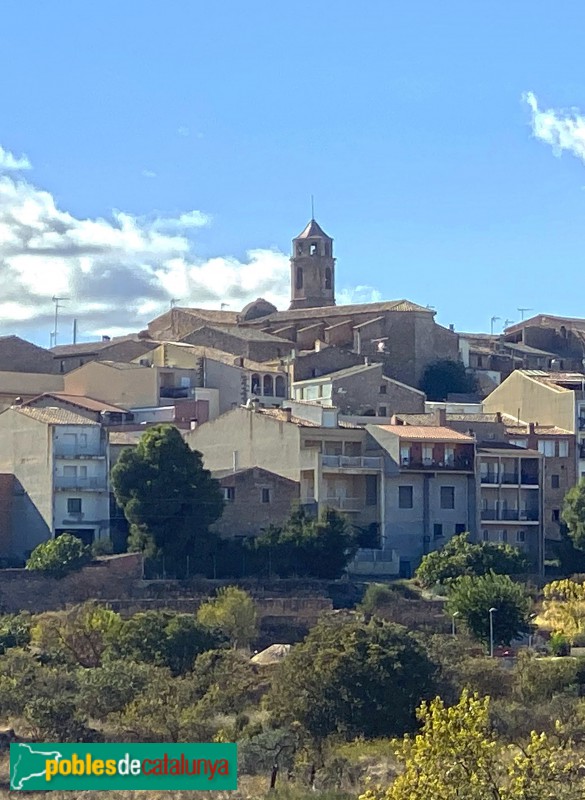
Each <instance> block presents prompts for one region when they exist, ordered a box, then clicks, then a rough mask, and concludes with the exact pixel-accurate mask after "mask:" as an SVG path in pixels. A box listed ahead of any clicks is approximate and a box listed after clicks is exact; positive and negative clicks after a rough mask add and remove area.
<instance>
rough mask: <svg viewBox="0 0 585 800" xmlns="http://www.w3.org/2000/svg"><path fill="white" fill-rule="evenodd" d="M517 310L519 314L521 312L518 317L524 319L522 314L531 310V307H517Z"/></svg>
mask: <svg viewBox="0 0 585 800" xmlns="http://www.w3.org/2000/svg"><path fill="white" fill-rule="evenodd" d="M518 311H519V312H520V314H521V317H520V319H522V320H523V319H524V314H525V313H526V312H527V311H533V309H532V308H519V309H518Z"/></svg>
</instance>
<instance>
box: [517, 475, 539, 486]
mask: <svg viewBox="0 0 585 800" xmlns="http://www.w3.org/2000/svg"><path fill="white" fill-rule="evenodd" d="M520 483H521V484H522V486H538V475H534V474H532V473H528V472H521V473H520Z"/></svg>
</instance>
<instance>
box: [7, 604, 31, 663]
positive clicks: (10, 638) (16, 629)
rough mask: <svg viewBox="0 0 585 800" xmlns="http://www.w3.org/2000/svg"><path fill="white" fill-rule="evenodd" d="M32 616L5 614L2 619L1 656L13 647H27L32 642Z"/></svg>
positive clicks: (26, 614)
mask: <svg viewBox="0 0 585 800" xmlns="http://www.w3.org/2000/svg"><path fill="white" fill-rule="evenodd" d="M30 628H31V615H30V614H29V613H28V612H26V611H24V612H22V613H21V614H5V615H4V616H2V617H0V654H2V653H5V652H6V651H7V650H10V648H11V647H25V646H26V645H27V644H29V642H30Z"/></svg>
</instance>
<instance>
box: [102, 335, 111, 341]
mask: <svg viewBox="0 0 585 800" xmlns="http://www.w3.org/2000/svg"><path fill="white" fill-rule="evenodd" d="M110 338H111V337H109V336H102V342H109V341H110Z"/></svg>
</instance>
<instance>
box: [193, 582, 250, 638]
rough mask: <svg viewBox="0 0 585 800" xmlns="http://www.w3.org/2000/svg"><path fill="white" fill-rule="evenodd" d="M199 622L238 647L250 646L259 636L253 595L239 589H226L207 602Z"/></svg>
mask: <svg viewBox="0 0 585 800" xmlns="http://www.w3.org/2000/svg"><path fill="white" fill-rule="evenodd" d="M197 622H198V623H200V625H202V626H204V627H206V628H208V629H210V630H212V631H221V632H222V633H223V634H224V635H225V636H226V637H227V638H228V639H229V640H230V642H231V643H232V644H233V646H234V647H248V645H250V643H251V642H252V641H253V640H254V638H255V637H256V635H257V633H258V615H257V612H256V605H255V603H254V601H253V600H252V598H251V597H250V595H249V594H248V593H247V592H245V591H244V590H243V589H238V588H237V587H236V586H225V587H223V588H221V589H218V590H217V595H216V596H215V597H213V598H212V599H211V600H208V601H207V602H205V603H203V605H201V606H200V607H199V609H198V611H197Z"/></svg>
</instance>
